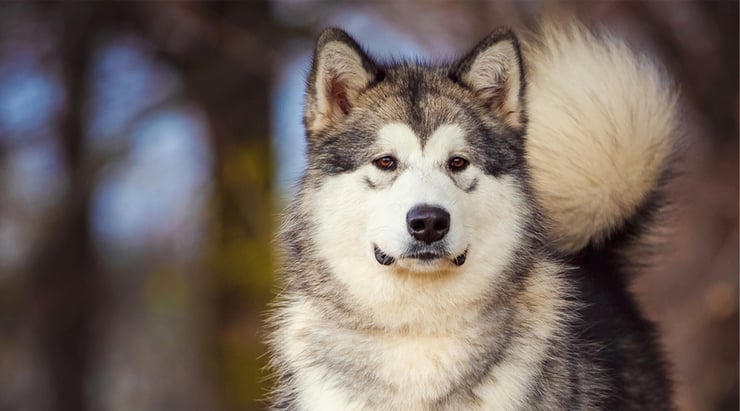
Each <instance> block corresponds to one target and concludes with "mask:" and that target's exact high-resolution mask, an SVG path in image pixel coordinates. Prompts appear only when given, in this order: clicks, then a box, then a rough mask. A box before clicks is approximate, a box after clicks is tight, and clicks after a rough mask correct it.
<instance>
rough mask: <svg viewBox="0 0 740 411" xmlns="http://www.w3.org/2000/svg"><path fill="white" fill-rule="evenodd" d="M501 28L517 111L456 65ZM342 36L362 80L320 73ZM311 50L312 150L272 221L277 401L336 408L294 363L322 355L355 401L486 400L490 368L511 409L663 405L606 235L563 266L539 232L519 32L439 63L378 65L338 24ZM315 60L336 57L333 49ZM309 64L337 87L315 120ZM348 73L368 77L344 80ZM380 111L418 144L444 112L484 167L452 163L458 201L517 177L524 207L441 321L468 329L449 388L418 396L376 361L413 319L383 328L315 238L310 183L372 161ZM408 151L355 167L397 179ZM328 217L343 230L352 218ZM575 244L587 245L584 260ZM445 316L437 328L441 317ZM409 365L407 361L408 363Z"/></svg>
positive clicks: (371, 188) (465, 405)
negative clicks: (509, 116)
mask: <svg viewBox="0 0 740 411" xmlns="http://www.w3.org/2000/svg"><path fill="white" fill-rule="evenodd" d="M501 41H508V42H511V44H513V45H514V46H515V47H516V51H517V56H518V67H514V68H513V69H516V70H519V72H520V74H521V79H522V82H521V88H520V89H519V90H505V91H504V92H503V93H504V94H505V95H508V94H509V93H517V94H518V96H519V98H520V103H521V106H520V107H521V109H522V113H521V121H520V122H519V123H517V124H518V125H516V126H512V125H511V124H509V123H507V122H506V121H504V119H503V117H502V116H503V115H502V114H500V113H499V112H497V111H495V110H493V109H492V108H491V107H498V106H500V105H501V104H500V103H496V102H495V101H494V102H493V103H492V102H491V100H490V99H491V98H494V99H496V98H501V96H500V95H499V94H496V93H498V91H496V93H494V94H490V93H489V94H487V95H486V100H485V101H482V100H481V98H480V94H479V93H477V92H476V90H473V89H472V88H471V86H470V84H467V83H466V82H465V81H464V80H463V78H465V73H466V71H467V70H470V69H471V64H472V63H471V61H472V60H473V59H475V58H476V56H477V55H479V54H480V53H483V52H485V51H486V50H487V49H488V48H489V47H491V46H492V45H494V44H496V43H498V42H501ZM337 43H340V44H341V45H344V46H346V47H344V46H343V47H341V48H337V50H339V51H337V53H339V52H346V53H348V54H349V55H347V56H339V57H338V58H339V59H345V58H346V59H347V61H354V60H352V59H354V58H357V59H358V60H357V61H360V62H361V63H360V64H361V67H362V70H363V72H361V73H360V77H362V78H363V79H362V80H357V81H356V82H354V80H353V79H346V78H343V77H341V75H342V74H343V73H317V68H318V67H322V66H321V64H320V63H321V61H320V59H321V58H322V55H323V54H322V53H323V49H324V48H325V47H327V45H330V44H337ZM332 55H336V53H334V54H332ZM315 56H316V57H315V58H314V69H313V71H312V73H311V76H310V78H309V87H308V96H307V108H306V127H307V139H308V157H309V165H308V169H307V171H306V174H305V176H304V178H303V179H302V181H301V183H300V190H299V193H298V195H297V196H296V198H295V199H294V200H293V201H292V203H291V205H290V206H289V208H288V210H287V212H286V215H285V219H284V224H283V227H282V229H281V232H280V235H279V244H280V248H281V250H282V267H283V271H282V289H281V291H280V294H279V296H278V297H277V299H276V301H275V306H274V311H273V313H272V315H271V317H270V320H269V323H268V327H269V329H270V333H271V337H270V340H269V344H270V346H271V354H272V360H271V367H272V369H273V371H274V372H275V374H276V387H275V390H274V392H273V397H272V399H271V401H272V402H271V408H272V409H281V410H303V409H321V408H320V407H323V408H324V409H331V407H330V406H329V405H327V404H323V405H319V404H312V403H309V402H307V400H306V399H305V398H307V397H305V398H304V396H305V395H307V394H305V393H304V392H303V391H302V389H303V388H302V387H305V385H306V384H307V383H306V380H305V378H304V377H302V376H304V375H306V374H305V373H306V372H308V371H307V370H309V369H315V370H320V371H316V372H317V373H319V374H318V375H321V377H315V378H314V377H312V378H314V379H312V380H311V381H312V383H315V384H325V386H328V387H329V386H330V387H332V389H333V390H334V389H335V390H336V391H337V392H341V393H343V394H342V395H343V397H342V398H348V399H349V400H348V401H350V402H351V403H352V404H354V405H355V406H356V408H357V409H367V410H395V409H399V410H400V409H419V410H468V409H470V410H473V409H499V408H498V405H496V406H492V404H490V403H486V401H487V398H489V399H490V398H498V397H496V396H495V395H493V396H488V397H486V395H484V394H482V393H484V392H486V391H485V390H486V389H487V387H489V388H490V389H492V390H495V389H496V388H495V387H496V386H497V384H503V385H507V386H508V385H511V386H512V391H511V392H512V394H511V395H512V397H513V396H516V398H517V399H516V401H514V400H511V402H502V403H501V404H504V403H506V404H509V405H508V407H509V408H515V409H527V410H530V409H531V410H561V409H568V410H594V409H603V410H614V409H635V410H636V409H651V410H661V409H671V408H672V403H671V399H670V388H669V383H668V379H667V377H666V373H665V370H664V365H663V362H662V359H661V355H660V352H659V348H658V346H657V343H656V341H655V337H654V335H653V334H654V332H653V329H652V326H651V324H650V323H649V322H647V321H646V320H645V319H644V318H642V316H641V315H640V313H639V310H638V309H637V308H636V305H635V303H634V301H633V299H632V297H631V295H630V294H629V292H628V291H627V287H626V284H625V281H624V280H623V279H622V277H620V276H621V272H619V270H620V268H619V266H617V265H608V264H604V265H603V266H597V265H595V264H593V262H592V260H591V259H590V258H591V257H590V255H591V254H589V253H592V254H594V255H595V256H596V257H598V255H599V252H600V251H599V250H584V252H583V253H582V254H578V255H572V256H567V257H568V259H569V261H570V262H576V263H578V265H577V266H576V267H566V265H565V264H564V263H563V262H562V261H560V260H559V259H558V258H557V257H556V256H554V252H553V251H551V250H550V249H549V247H548V245H547V239H546V238H545V237H544V234H543V233H544V229H543V227H542V219H541V218H540V217H539V210H538V207H537V205H536V204H537V203H536V201H535V199H534V198H533V194H532V190H531V189H530V187H529V186H530V180H529V172H528V169H527V164H526V160H525V155H524V141H525V138H526V118H527V117H526V109H525V107H526V101H525V96H526V90H525V89H526V87H525V84H526V72H525V68H526V61H522V58H521V52H520V51H519V44H518V41H517V39H516V36H514V34H513V33H511V32H510V31H506V30H500V31H497V32H495V33H494V34H493V35H492V36H489V37H488V38H487V39H485V40H484V41H483V42H482V43H481V44H479V45H478V46H477V47H476V48H475V49H473V51H471V53H470V54H469V55H467V56H466V57H465V58H463V59H462V60H461V61H460V62H459V63H457V64H453V65H443V66H439V67H434V66H426V65H419V64H408V63H401V64H397V65H392V66H380V65H378V64H376V63H375V62H373V61H372V60H371V59H370V58H369V57H368V56H367V55H366V53H364V52H363V51H362V49H361V48H360V47H359V46H358V45H357V43H355V42H354V40H352V39H351V38H350V37H349V36H348V35H346V34H345V33H344V32H341V31H339V30H336V29H330V30H327V31H325V32H324V33H323V34H322V36H321V37H320V39H319V41H318V43H317V50H316V53H315ZM323 67H331V68H332V70H334V69H335V68H333V67H334V66H331V65H330V64H328V63H327V65H324V66H323ZM336 67H339V66H338V65H337V66H336ZM342 67H343V66H342ZM349 71H350V72H351V71H352V70H351V69H350V70H349ZM350 74H351V75H355V74H357V73H356V72H351V73H350ZM364 74H367V77H366V79H369V80H367V81H366V80H365V77H363V75H364ZM322 76H324V77H322ZM326 76H329V77H326ZM331 76H336V78H334V77H331ZM318 78H329V79H330V80H328V81H327V82H326V83H325V85H326V87H328V88H329V89H330V90H329V91H330V93H328V94H327V95H329V96H332V97H330V99H335V101H329V104H335V106H334V107H333V108H329V109H327V110H333V111H332V112H331V113H330V115H329V114H327V115H326V116H325V118H326V119H327V120H326V121H317V120H316V119H319V118H322V116H323V115H324V114H326V113H320V112H318V110H321V109H320V107H322V106H321V104H322V103H321V102H320V101H319V100H320V96H319V92H318V91H317V87H322V84H317V79H318ZM356 84H362V86H361V87H360V88H359V89H356V90H353V89H351V88H352V87H356V86H355V85H356ZM317 96H319V97H317ZM491 96H493V97H491ZM323 107H326V105H324V106H323ZM389 123H403V124H408V125H409V126H410V127H411V129H412V130H413V131H414V133H415V134H416V135H417V136H418V137H419V140H420V144H421V146H422V147H424V146H425V145H426V144H427V139H428V138H429V136H430V135H432V134H433V132H434V131H435V130H437V129H438V128H439V127H440V126H441V125H443V124H458V125H461V126H462V128H463V129H464V132H465V140H466V144H467V146H468V147H469V148H470V153H471V159H470V160H471V163H474V164H476V165H478V166H479V167H480V169H481V170H483V172H484V174H485V176H480V177H476V178H472V179H467V180H466V179H465V176H464V175H457V174H455V173H454V172H451V171H450V172H447V176H448V178H450V179H451V180H452V182H453V184H454V185H455V186H456V187H457V188H458V189H459V190H460V194H459V196H460V200H459V201H465V196H467V195H472V194H480V191H481V190H485V188H483V187H482V186H481V183H483V181H481V179H490V180H492V181H493V180H496V181H499V180H501V181H503V180H504V179H511V181H515V182H516V185H517V193H516V195H517V196H521V197H522V198H524V203H523V205H522V206H520V207H519V208H518V209H517V213H518V216H519V217H521V218H523V220H524V221H526V223H525V224H524V225H523V226H522V227H521V233H522V235H521V237H520V238H519V240H518V244H517V247H516V249H515V251H514V252H513V254H512V255H511V256H510V258H508V259H507V262H506V264H505V265H504V266H503V267H499V268H493V267H492V268H491V270H498V272H497V274H496V276H495V281H492V282H491V283H490V284H488V285H487V287H486V289H485V290H482V291H481V293H482V294H481V295H482V296H483V298H481V299H480V300H479V301H477V303H476V305H475V306H474V307H473V308H470V307H467V308H466V310H468V311H465V313H468V314H470V315H471V316H472V317H471V318H473V320H471V321H468V322H465V321H463V322H461V324H464V326H462V328H460V327H458V328H455V329H457V330H458V333H459V334H458V335H453V336H451V338H453V339H452V341H462V342H464V344H461V345H460V346H459V347H456V348H455V349H454V350H452V353H453V354H454V353H455V352H457V353H458V354H459V355H460V358H462V359H463V360H461V361H459V362H456V363H455V364H456V365H455V368H454V369H449V370H447V371H448V372H449V375H450V377H449V379H447V380H444V381H449V382H450V383H449V384H447V385H446V388H445V389H444V390H439V391H438V392H436V393H435V394H434V395H433V396H430V397H428V398H427V397H425V398H424V399H423V400H419V402H418V403H414V404H409V403H407V402H405V401H406V400H405V396H406V395H407V394H409V393H405V392H403V390H404V386H399V385H397V384H396V383H394V382H392V381H390V380H384V379H383V378H382V377H381V374H382V373H381V370H382V369H384V364H382V363H381V361H382V359H381V356H380V355H379V351H378V350H381V349H382V347H384V343H383V341H384V340H383V338H384V336H390V338H398V339H399V341H406V340H412V339H414V338H416V333H417V330H415V329H414V328H413V327H412V326H409V327H408V328H399V329H391V328H389V327H388V326H386V325H383V324H381V323H380V322H379V321H378V320H377V318H374V317H373V315H372V314H371V313H369V312H365V311H363V310H362V309H361V306H360V305H359V304H358V303H357V302H356V301H354V300H353V299H352V298H351V296H350V292H349V290H348V286H347V284H346V283H343V282H342V281H341V280H339V279H338V277H337V273H335V272H333V271H332V269H331V268H330V266H331V264H330V262H329V261H326V260H325V259H323V258H322V257H321V256H320V253H319V252H318V250H319V248H321V247H324V246H325V245H322V244H318V243H317V241H318V240H317V233H318V232H319V230H320V227H319V226H318V220H317V217H316V215H317V210H316V209H315V208H314V207H315V205H314V204H315V200H314V196H315V193H316V192H318V191H319V190H321V189H322V187H324V185H325V184H326V182H327V181H329V180H330V179H332V178H337V176H342V175H348V174H352V173H367V172H365V171H362V170H366V169H367V168H363V166H365V167H366V166H367V164H369V163H371V162H372V161H373V160H374V157H373V156H374V154H375V152H374V151H373V150H374V147H375V144H376V143H377V139H378V137H377V136H378V132H379V130H380V129H381V128H382V127H383V126H384V125H386V124H389ZM404 167H405V165H404V164H400V165H399V166H398V170H395V171H394V172H393V173H386V174H378V173H377V172H376V174H373V175H372V176H371V175H369V174H367V175H363V176H362V178H361V179H359V180H358V181H359V182H360V185H361V186H362V187H363V189H364V190H367V192H368V195H373V194H374V193H377V192H381V191H383V190H386V189H388V188H390V187H392V186H393V185H394V184H395V183H396V181H397V180H396V179H397V178H399V176H401V175H403V173H404V172H405V169H404ZM336 195H337V196H338V197H341V196H342V195H343V193H341V192H337V193H336ZM454 223H455V222H454V221H453V224H454ZM335 229H336V230H345V231H347V232H348V233H350V232H351V231H352V227H336V228H335ZM358 235H359V234H358ZM339 246H340V245H337V247H339ZM475 246H476V243H472V244H471V249H472V250H471V253H472V254H474V255H473V258H475V253H476V252H477V253H480V250H475ZM607 246H608V244H607ZM484 252H485V250H484ZM477 255H480V254H477ZM585 258H588V260H582V259H585ZM597 259H598V258H597ZM581 262H582V264H581ZM369 264H370V263H369ZM466 264H468V263H466ZM464 267H465V266H463V268H464ZM444 275H448V274H440V275H439V276H434V275H432V276H431V277H430V279H429V280H428V281H429V282H435V281H436V282H442V283H443V282H444V281H447V280H446V279H445V278H444ZM412 276H413V275H412ZM398 281H408V282H411V283H414V284H416V283H415V282H418V283H419V284H420V285H419V287H420V288H419V293H420V294H423V293H424V292H425V291H424V287H426V285H424V283H423V281H426V280H423V279H422V280H419V279H418V278H406V277H402V278H399V280H398ZM451 306H452V305H451ZM303 307H306V309H309V308H310V310H311V311H310V312H311V313H312V317H310V318H308V319H300V318H302V317H301V312H296V310H298V309H299V308H300V309H301V310H302V309H303ZM299 311H300V310H299ZM471 313H472V314H471ZM449 314H450V315H452V314H454V313H449ZM468 314H466V315H468ZM461 315H462V314H461ZM451 318H454V315H453V316H452V317H451ZM440 327H441V329H444V325H440ZM451 329H452V328H451ZM291 330H298V331H291ZM453 354H450V355H453ZM455 355H457V354H455ZM295 358H298V359H299V360H297V361H296V360H295ZM421 365H423V364H421ZM421 365H420V366H421ZM507 367H509V368H507ZM509 369H511V370H512V371H511V372H512V373H522V375H527V380H526V382H525V383H524V385H523V386H522V387H519V386H515V385H512V384H513V383H512V382H509V376H508V375H507V374H505V373H504V371H503V370H509ZM501 373H504V374H501ZM312 375H316V374H312ZM409 375H410V378H413V376H414V374H413V372H410V374H409ZM419 375H420V376H421V375H427V374H419ZM301 378H304V379H303V380H302V379H301ZM512 378H513V377H512ZM314 380H317V381H314ZM511 381H514V380H511ZM420 384H423V382H421V383H420ZM496 395H500V394H496ZM507 401H508V400H507ZM512 404H514V405H512ZM327 407H328V408H327Z"/></svg>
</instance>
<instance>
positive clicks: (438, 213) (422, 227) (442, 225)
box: [406, 204, 450, 244]
mask: <svg viewBox="0 0 740 411" xmlns="http://www.w3.org/2000/svg"><path fill="white" fill-rule="evenodd" d="M406 227H407V228H408V230H409V234H411V235H412V236H413V237H414V238H415V239H417V240H419V241H423V242H425V243H427V244H431V243H433V242H435V241H439V240H441V239H443V238H444V236H445V234H447V232H448V231H450V213H448V212H447V210H445V209H444V208H441V207H435V206H430V205H426V204H424V205H420V206H416V207H414V208H412V209H411V210H409V212H408V214H406Z"/></svg>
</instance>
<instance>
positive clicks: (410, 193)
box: [304, 29, 530, 275]
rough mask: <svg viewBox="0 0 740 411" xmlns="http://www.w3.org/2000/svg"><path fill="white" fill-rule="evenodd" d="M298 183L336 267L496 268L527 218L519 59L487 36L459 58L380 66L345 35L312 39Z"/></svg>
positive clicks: (321, 245)
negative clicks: (304, 159)
mask: <svg viewBox="0 0 740 411" xmlns="http://www.w3.org/2000/svg"><path fill="white" fill-rule="evenodd" d="M305 126H306V131H307V138H308V156H309V168H308V171H307V178H306V180H305V184H306V185H308V186H310V188H309V189H307V190H304V193H308V194H306V201H307V202H308V203H310V204H309V205H308V207H309V209H310V210H311V213H312V214H313V217H312V221H313V222H314V224H315V225H314V229H315V233H314V234H315V235H314V237H315V239H314V241H315V245H316V247H317V249H318V252H319V253H320V255H321V257H322V258H323V259H324V260H325V261H328V262H330V264H331V265H334V267H333V268H334V269H335V271H337V272H344V273H347V272H351V273H354V274H352V275H362V274H357V273H358V271H360V272H369V271H368V270H372V271H373V272H377V270H378V269H380V270H390V271H392V272H397V273H400V272H402V273H419V274H424V273H427V274H428V273H437V274H446V273H452V272H463V271H469V270H471V269H473V270H474V271H479V270H475V268H476V267H480V268H482V269H484V270H488V271H494V272H495V271H497V270H496V268H497V267H498V268H499V269H503V268H504V267H503V266H504V264H506V261H508V260H509V259H510V256H511V253H512V252H513V250H514V248H515V247H516V245H517V243H518V242H519V241H520V240H521V237H522V231H523V229H524V226H525V224H526V221H527V219H528V218H529V216H530V215H529V207H528V205H527V204H528V202H527V194H526V191H527V190H526V171H525V164H524V163H525V160H524V141H523V139H524V131H525V126H526V116H525V110H524V68H523V63H522V57H521V52H520V49H519V44H518V41H517V39H516V37H515V36H514V35H513V33H511V32H510V31H507V30H501V31H497V32H494V33H492V34H491V35H490V36H489V37H487V38H486V39H485V40H483V41H482V42H481V43H480V44H478V46H476V47H475V48H474V49H473V50H472V51H471V52H470V53H469V54H468V55H467V56H465V57H464V58H463V59H461V60H460V61H459V62H457V63H455V64H452V65H445V66H442V67H431V66H426V65H423V64H400V65H391V66H382V65H379V64H377V63H376V62H375V61H373V60H372V59H371V58H370V57H368V55H367V54H366V53H365V52H364V51H363V50H362V49H361V48H360V47H359V46H358V45H357V43H356V42H355V41H354V40H353V39H352V38H351V37H349V35H347V34H346V33H345V32H343V31H341V30H337V29H328V30H325V31H324V32H323V33H322V35H321V37H320V38H319V40H318V43H317V46H316V51H315V55H314V59H313V68H312V71H311V75H310V78H309V82H308V93H307V101H306V111H305Z"/></svg>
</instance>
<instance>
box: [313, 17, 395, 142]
mask: <svg viewBox="0 0 740 411" xmlns="http://www.w3.org/2000/svg"><path fill="white" fill-rule="evenodd" d="M381 76H382V72H381V71H380V69H378V67H377V66H376V65H375V63H374V62H373V61H372V60H371V59H370V58H369V57H368V56H367V54H365V52H364V51H363V50H362V48H361V47H360V46H359V45H358V44H357V42H355V41H354V40H353V39H352V37H350V36H349V35H348V34H347V33H345V32H344V31H342V30H339V29H333V28H330V29H326V30H324V31H323V32H322V33H321V35H320V36H319V40H318V41H317V43H316V50H315V51H314V56H313V64H312V67H311V75H310V77H309V79H308V93H307V94H308V95H307V96H306V112H305V114H304V121H305V125H306V130H307V131H308V136H309V138H310V136H312V135H315V134H316V133H318V132H319V131H321V130H323V129H324V128H326V127H328V126H330V125H332V124H335V123H336V122H338V121H341V120H342V119H343V118H344V117H345V116H347V114H349V112H350V110H352V107H353V105H354V104H355V102H356V99H357V97H358V96H359V95H360V93H362V91H363V90H365V89H366V88H367V87H368V86H370V85H371V84H372V83H373V82H375V81H377V80H378V79H380V78H381Z"/></svg>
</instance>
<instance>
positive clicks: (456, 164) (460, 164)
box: [447, 157, 470, 172]
mask: <svg viewBox="0 0 740 411" xmlns="http://www.w3.org/2000/svg"><path fill="white" fill-rule="evenodd" d="M469 164H470V162H469V161H468V160H466V159H464V158H462V157H452V158H451V159H450V161H449V162H447V167H449V169H450V171H453V172H454V171H463V170H465V169H466V168H468V165H469Z"/></svg>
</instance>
